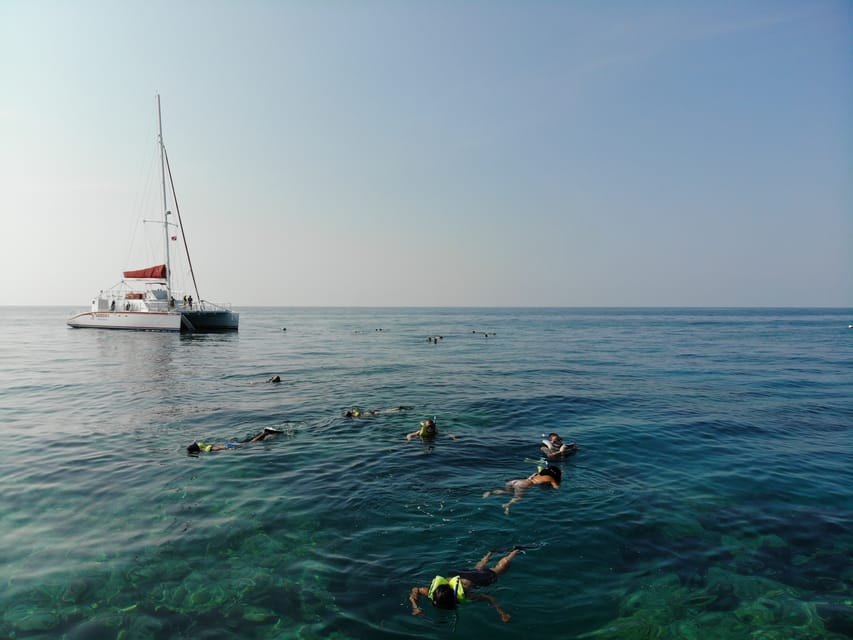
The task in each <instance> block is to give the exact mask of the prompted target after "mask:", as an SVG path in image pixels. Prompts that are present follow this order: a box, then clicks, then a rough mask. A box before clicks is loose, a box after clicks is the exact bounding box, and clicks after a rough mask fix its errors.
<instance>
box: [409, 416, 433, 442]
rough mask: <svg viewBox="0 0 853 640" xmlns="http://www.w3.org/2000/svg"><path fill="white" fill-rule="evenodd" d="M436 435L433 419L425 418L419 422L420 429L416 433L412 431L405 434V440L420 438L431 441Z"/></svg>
mask: <svg viewBox="0 0 853 640" xmlns="http://www.w3.org/2000/svg"><path fill="white" fill-rule="evenodd" d="M437 435H438V427H437V426H436V424H435V418H427V419H426V420H424V421H423V422H421V428H420V429H418V430H417V431H412V432H411V433H408V434H406V440H411V439H412V438H418V437H420V438H421V440H432V439H434V438H435V437H436V436H437Z"/></svg>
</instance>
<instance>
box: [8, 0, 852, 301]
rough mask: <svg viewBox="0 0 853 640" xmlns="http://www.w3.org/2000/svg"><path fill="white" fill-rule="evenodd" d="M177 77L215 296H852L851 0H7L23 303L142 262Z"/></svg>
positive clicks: (12, 198) (176, 162)
mask: <svg viewBox="0 0 853 640" xmlns="http://www.w3.org/2000/svg"><path fill="white" fill-rule="evenodd" d="M158 92H159V93H160V94H161V96H162V102H163V118H164V135H165V140H166V146H167V148H168V151H169V156H170V159H171V161H172V167H173V171H174V173H175V180H176V187H177V190H178V196H179V202H180V205H181V212H182V214H183V217H184V222H185V224H186V227H187V231H188V233H189V242H190V249H191V251H192V253H193V261H194V264H195V267H196V271H197V275H198V277H199V279H200V288H201V293H202V295H203V297H205V298H208V299H211V300H219V301H228V302H231V303H233V304H235V305H237V306H247V305H287V306H289V305H342V306H346V305H365V306H375V305H381V306H409V305H427V306H516V305H517V306H529V305H534V306H540V305H545V306H659V305H665V306H853V250H851V248H852V247H853V182H851V178H853V3H851V2H849V1H848V0H840V1H821V0H815V1H801V2H786V1H784V0H772V1H766V2H765V1H760V0H756V1H751V2H725V3H724V2H710V1H709V2H683V1H673V2H633V1H632V2H571V1H567V2H552V1H528V2H522V1H518V2H507V1H501V0H480V1H468V2H466V1H457V2H432V1H430V2H426V1H424V2H414V1H411V2H407V1H401V0H388V1H381V2H380V1H376V2H374V1H366V2H351V1H338V2H308V1H305V2H279V1H269V2H252V1H248V2H236V1H235V2H222V1H181V0H177V1H168V2H166V1H147V0H146V1H145V2H135V1H126V2H112V1H109V2H106V1H105V2H91V1H85V0H84V1H75V2H64V1H63V2H46V1H39V0H0V134H2V144H1V145H0V181H2V188H0V210H2V212H3V231H2V233H0V268H2V271H3V273H4V274H6V276H4V277H3V278H2V280H0V300H2V303H1V304H60V305H69V307H70V308H76V307H85V306H87V305H88V302H89V300H90V299H91V297H92V296H93V295H94V294H95V293H97V291H98V290H99V289H101V288H105V287H108V286H110V285H112V284H114V283H115V282H117V281H118V279H119V278H120V272H121V271H122V270H123V269H126V268H137V267H141V266H146V261H145V260H139V259H136V258H135V257H131V254H130V253H129V252H130V250H131V246H135V245H137V244H138V243H137V235H136V231H135V229H137V228H138V227H139V223H138V221H139V219H140V217H144V215H148V216H149V217H156V215H158V214H157V210H156V198H154V199H151V198H150V197H148V196H149V195H150V193H149V192H150V191H151V188H150V176H149V169H150V168H151V167H152V166H153V164H152V159H153V154H154V153H155V152H156V149H155V142H156V130H155V127H156V120H155V108H154V96H155V94H156V93H158ZM146 194H148V195H146ZM155 195H156V191H155ZM149 201H150V202H153V204H152V205H151V206H152V207H153V209H152V210H151V211H150V212H149V211H148V209H147V208H146V207H147V206H148V202H149ZM9 274H15V275H14V277H9Z"/></svg>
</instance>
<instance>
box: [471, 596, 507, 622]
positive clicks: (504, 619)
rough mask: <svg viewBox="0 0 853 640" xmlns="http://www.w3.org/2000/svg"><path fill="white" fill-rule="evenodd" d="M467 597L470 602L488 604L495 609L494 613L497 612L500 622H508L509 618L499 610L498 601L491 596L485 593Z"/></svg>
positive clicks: (504, 612)
mask: <svg viewBox="0 0 853 640" xmlns="http://www.w3.org/2000/svg"><path fill="white" fill-rule="evenodd" d="M467 597H468V598H469V599H471V600H479V601H480V602H488V603H489V604H490V605H492V606H493V607H494V608H495V611H497V612H498V615H499V616H500V617H501V622H509V621H510V618H511V616H510V615H509V614H508V613H507V612H506V611H504V610H503V609H501V605H499V604H498V601H497V600H495V599H494V598H493V597H492V596H490V595H486V594H485V593H469V594H467Z"/></svg>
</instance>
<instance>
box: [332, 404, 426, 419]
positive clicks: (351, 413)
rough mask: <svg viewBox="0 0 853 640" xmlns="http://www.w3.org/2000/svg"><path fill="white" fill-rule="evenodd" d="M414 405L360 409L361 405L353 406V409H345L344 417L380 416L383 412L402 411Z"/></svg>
mask: <svg viewBox="0 0 853 640" xmlns="http://www.w3.org/2000/svg"><path fill="white" fill-rule="evenodd" d="M412 408H413V407H407V406H404V405H400V406H399V407H390V408H388V409H360V408H359V407H353V408H352V409H347V410H346V411H344V418H370V417H372V416H378V415H381V414H383V413H398V412H400V411H409V410H410V409H412Z"/></svg>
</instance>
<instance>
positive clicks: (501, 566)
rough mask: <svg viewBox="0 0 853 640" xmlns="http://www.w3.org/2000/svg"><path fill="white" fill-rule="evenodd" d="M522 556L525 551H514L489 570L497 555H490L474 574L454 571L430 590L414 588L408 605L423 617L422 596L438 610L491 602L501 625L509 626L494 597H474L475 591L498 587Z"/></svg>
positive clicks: (479, 564)
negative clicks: (516, 559) (420, 600)
mask: <svg viewBox="0 0 853 640" xmlns="http://www.w3.org/2000/svg"><path fill="white" fill-rule="evenodd" d="M521 552H522V547H513V549H512V551H510V552H509V553H508V554H507V555H505V556H504V557H503V558H501V559H500V560H498V562H497V563H496V564H495V566H493V567H492V568H491V569H487V568H486V564H487V563H488V562H489V559H490V558H491V557H492V554H493V553H495V551H489V552H488V553H487V554H486V555H484V556H483V558H482V559H481V560H480V561H479V562H478V563H477V564H476V566H475V567H474V569H472V570H469V571H452V572H450V573H449V574H448V575H450V576H451V577H450V578H445V577H444V576H436V577H435V578H433V581H432V584H430V586H428V587H412V591H411V593H410V594H409V602H411V603H412V615H413V616H420V615H423V612H424V610H423V609H421V608H420V607H419V606H418V600H419V599H420V597H421V596H426V597H427V598H429V599H430V600H431V601H432V604H433V606H434V607H438V608H439V609H456V607H457V606H458V605H459V603H461V602H467V601H472V602H473V601H477V602H488V603H489V604H490V605H492V606H493V607H494V608H495V611H497V612H498V615H499V616H500V618H501V622H509V621H510V615H509V614H508V613H507V612H506V611H504V610H503V609H502V608H501V606H500V605H499V604H498V601H497V600H495V598H494V597H492V596H489V595H485V594H482V593H474V592H473V591H472V589H476V588H477V587H485V586H488V585H490V584H493V583H495V582H496V581H497V579H498V576H501V575H503V574H505V573H506V572H507V570H509V564H510V562H512V559H513V558H515V556H517V555H518V554H519V553H521Z"/></svg>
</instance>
